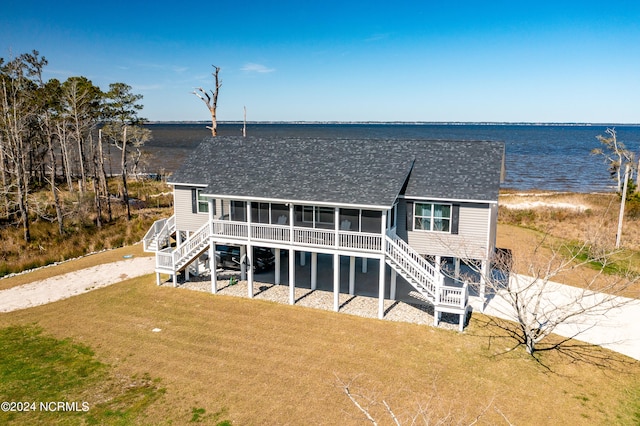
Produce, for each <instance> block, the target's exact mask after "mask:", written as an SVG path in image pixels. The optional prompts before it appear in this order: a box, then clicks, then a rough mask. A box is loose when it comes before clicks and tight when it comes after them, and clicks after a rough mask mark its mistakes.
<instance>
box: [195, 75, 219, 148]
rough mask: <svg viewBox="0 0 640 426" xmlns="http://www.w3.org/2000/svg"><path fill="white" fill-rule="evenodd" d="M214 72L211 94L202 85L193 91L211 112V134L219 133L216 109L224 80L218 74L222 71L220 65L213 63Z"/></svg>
mask: <svg viewBox="0 0 640 426" xmlns="http://www.w3.org/2000/svg"><path fill="white" fill-rule="evenodd" d="M212 67H213V69H214V72H213V73H211V75H212V76H213V80H214V83H215V86H214V89H213V90H210V91H209V92H211V95H209V93H207V91H206V90H204V89H203V88H202V87H198V88H196V90H194V91H193V92H192V93H193V94H194V95H196V96H197V97H198V98H200V99H201V100H202V102H204V104H205V105H206V106H207V109H208V110H209V113H210V114H211V127H209V126H207V129H209V130H211V136H214V137H215V136H217V135H218V118H217V117H216V111H217V108H218V93H219V92H220V88H221V87H222V81H221V80H220V78H219V76H218V74H219V73H220V67H217V66H215V65H212Z"/></svg>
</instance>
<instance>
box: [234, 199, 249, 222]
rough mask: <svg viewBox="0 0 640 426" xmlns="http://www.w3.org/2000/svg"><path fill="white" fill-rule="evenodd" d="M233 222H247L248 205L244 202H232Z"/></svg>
mask: <svg viewBox="0 0 640 426" xmlns="http://www.w3.org/2000/svg"><path fill="white" fill-rule="evenodd" d="M231 220H233V221H236V222H246V221H247V204H246V202H244V201H236V200H231Z"/></svg>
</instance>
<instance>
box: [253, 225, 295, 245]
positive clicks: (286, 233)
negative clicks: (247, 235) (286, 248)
mask: <svg viewBox="0 0 640 426" xmlns="http://www.w3.org/2000/svg"><path fill="white" fill-rule="evenodd" d="M251 239H252V240H260V241H277V242H288V241H289V240H291V228H290V227H289V226H286V225H266V224H261V223H252V224H251Z"/></svg>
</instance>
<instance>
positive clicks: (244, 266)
mask: <svg viewBox="0 0 640 426" xmlns="http://www.w3.org/2000/svg"><path fill="white" fill-rule="evenodd" d="M246 256H247V247H246V246H240V279H241V280H242V281H244V280H246V279H247V262H243V260H244V259H245V258H246Z"/></svg>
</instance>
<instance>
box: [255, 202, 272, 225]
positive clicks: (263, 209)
mask: <svg viewBox="0 0 640 426" xmlns="http://www.w3.org/2000/svg"><path fill="white" fill-rule="evenodd" d="M251 222H253V223H269V203H251Z"/></svg>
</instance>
